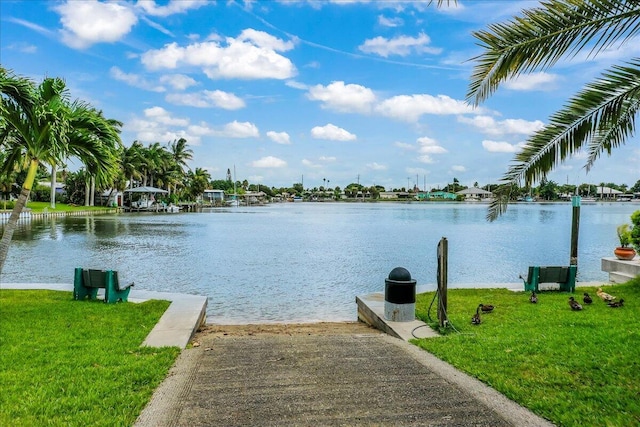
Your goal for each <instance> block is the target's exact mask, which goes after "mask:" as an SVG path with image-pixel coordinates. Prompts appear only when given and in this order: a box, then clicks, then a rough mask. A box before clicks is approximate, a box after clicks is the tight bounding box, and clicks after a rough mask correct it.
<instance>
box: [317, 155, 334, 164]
mask: <svg viewBox="0 0 640 427" xmlns="http://www.w3.org/2000/svg"><path fill="white" fill-rule="evenodd" d="M318 160H320V161H321V162H327V163H329V162H335V161H336V160H337V159H336V158H335V157H333V156H320V157H319V158H318Z"/></svg>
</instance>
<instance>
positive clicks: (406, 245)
mask: <svg viewBox="0 0 640 427" xmlns="http://www.w3.org/2000/svg"><path fill="white" fill-rule="evenodd" d="M637 209H640V206H639V205H638V204H635V203H634V204H632V203H606V204H596V205H585V206H582V208H581V220H580V239H579V254H578V259H579V261H578V280H580V281H600V280H603V281H604V280H607V275H606V273H604V272H602V271H601V270H600V259H601V258H602V257H605V256H611V255H612V250H613V248H614V247H615V246H616V244H617V236H616V233H615V229H616V226H617V225H619V224H621V223H625V222H626V223H628V222H629V217H630V215H631V213H632V212H633V211H635V210H637ZM486 213H487V206H486V205H482V204H460V203H451V204H445V203H404V204H403V203H283V204H273V205H270V206H264V207H249V208H242V207H239V208H233V209H224V210H211V211H209V212H203V213H184V214H173V215H172V214H120V215H104V216H88V217H62V218H49V219H46V220H34V221H32V222H31V223H24V224H22V225H21V226H20V228H19V230H17V231H16V234H15V235H14V239H13V242H12V246H11V249H10V251H9V257H8V259H7V263H6V264H5V268H4V272H3V275H2V282H5V283H11V282H36V283H72V282H73V271H74V268H75V267H84V268H102V269H114V270H118V272H119V276H120V277H121V280H133V281H135V283H136V286H135V289H147V290H156V291H165V292H182V293H191V294H200V295H206V296H208V297H209V303H208V312H207V317H208V321H209V322H215V323H252V322H285V321H286V322H307V321H318V320H324V321H337V320H355V319H356V305H355V297H356V296H357V295H362V294H367V293H371V292H380V291H384V279H385V278H386V277H387V276H388V274H389V272H390V271H391V270H392V269H393V268H395V267H398V266H401V267H404V268H406V269H407V270H409V272H410V273H411V275H412V277H413V278H414V279H416V280H417V281H418V285H425V286H427V287H432V288H435V282H436V271H437V254H436V252H437V245H438V241H439V240H440V238H442V237H446V238H447V239H448V242H449V286H450V287H455V286H463V287H469V286H472V287H487V286H493V285H495V284H498V283H500V284H502V283H518V282H520V279H519V278H518V276H519V274H524V273H526V271H527V267H528V266H529V265H566V264H568V262H569V252H570V236H571V216H572V208H571V205H570V204H568V203H566V204H546V205H545V204H532V203H529V204H519V205H513V206H510V207H509V210H508V211H507V213H506V214H505V215H504V216H503V217H502V218H500V219H499V220H498V221H496V222H494V223H487V222H486V220H485V216H486Z"/></svg>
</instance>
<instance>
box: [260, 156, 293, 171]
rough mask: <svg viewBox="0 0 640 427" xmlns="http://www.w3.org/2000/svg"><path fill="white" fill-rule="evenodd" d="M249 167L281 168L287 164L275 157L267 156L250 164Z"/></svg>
mask: <svg viewBox="0 0 640 427" xmlns="http://www.w3.org/2000/svg"><path fill="white" fill-rule="evenodd" d="M251 166H253V167H254V168H283V167H285V166H287V162H285V161H284V160H282V159H279V158H277V157H273V156H267V157H263V158H261V159H259V160H255V161H253V162H251Z"/></svg>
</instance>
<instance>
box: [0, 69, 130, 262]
mask: <svg viewBox="0 0 640 427" xmlns="http://www.w3.org/2000/svg"><path fill="white" fill-rule="evenodd" d="M0 101H1V103H0V148H2V149H3V150H4V151H5V152H6V153H7V157H6V159H5V162H4V164H3V165H2V171H3V173H7V172H8V171H11V170H12V169H13V168H14V167H16V166H22V167H24V168H25V169H26V170H27V175H26V178H25V181H24V182H23V184H22V190H21V192H20V196H19V197H18V200H17V201H16V204H15V207H14V209H13V212H12V213H11V216H10V217H9V221H8V222H7V224H6V225H5V228H4V233H3V235H2V239H1V240H0V274H1V273H2V268H3V267H4V263H5V261H6V258H7V253H8V251H9V244H10V243H11V238H12V237H13V233H14V231H15V229H16V226H17V222H18V218H19V216H20V213H21V212H22V209H23V208H24V206H25V204H26V202H27V199H28V197H29V194H30V192H31V188H32V186H33V182H34V180H35V176H36V172H37V170H38V167H39V165H40V164H41V163H47V164H49V165H52V164H62V163H63V162H64V160H65V159H66V158H68V157H77V158H78V159H80V160H81V161H82V162H83V163H84V164H85V165H86V167H87V170H91V171H92V172H93V173H94V176H95V177H96V181H97V182H106V181H108V180H109V179H110V176H111V175H112V174H113V173H114V172H115V171H116V170H117V166H118V162H117V152H118V148H119V147H120V146H121V142H120V137H119V134H118V133H119V126H120V125H121V124H120V123H119V122H116V121H114V120H108V119H106V118H104V117H103V115H102V113H101V112H99V111H97V110H95V109H93V108H91V107H90V106H89V105H88V104H86V103H84V102H81V101H74V102H70V100H69V93H68V91H67V89H66V85H65V83H64V81H63V80H62V79H59V78H46V79H44V81H43V82H42V83H41V84H40V85H38V86H36V84H35V83H34V82H32V81H31V80H29V79H27V78H25V77H20V76H16V75H15V74H14V73H13V72H10V71H8V70H6V69H4V68H2V67H0Z"/></svg>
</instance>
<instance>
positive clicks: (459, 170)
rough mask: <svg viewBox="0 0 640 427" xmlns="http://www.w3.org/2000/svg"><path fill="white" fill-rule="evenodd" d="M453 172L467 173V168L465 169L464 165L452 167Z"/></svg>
mask: <svg viewBox="0 0 640 427" xmlns="http://www.w3.org/2000/svg"><path fill="white" fill-rule="evenodd" d="M451 170H452V171H454V172H466V171H467V168H465V167H464V166H462V165H453V166H451Z"/></svg>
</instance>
